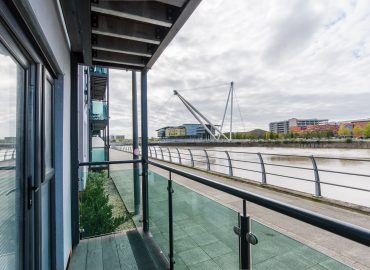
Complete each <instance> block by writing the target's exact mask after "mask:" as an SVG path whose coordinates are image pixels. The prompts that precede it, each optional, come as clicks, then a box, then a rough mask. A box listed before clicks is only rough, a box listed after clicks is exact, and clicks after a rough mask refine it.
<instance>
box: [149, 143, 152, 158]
mask: <svg viewBox="0 0 370 270" xmlns="http://www.w3.org/2000/svg"><path fill="white" fill-rule="evenodd" d="M149 156H150V157H152V147H151V146H149Z"/></svg>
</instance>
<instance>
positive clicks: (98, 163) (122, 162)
mask: <svg viewBox="0 0 370 270" xmlns="http://www.w3.org/2000/svg"><path fill="white" fill-rule="evenodd" d="M141 162H142V160H141V159H131V160H111V161H93V162H80V163H78V166H80V167H82V166H95V165H114V164H131V163H141Z"/></svg>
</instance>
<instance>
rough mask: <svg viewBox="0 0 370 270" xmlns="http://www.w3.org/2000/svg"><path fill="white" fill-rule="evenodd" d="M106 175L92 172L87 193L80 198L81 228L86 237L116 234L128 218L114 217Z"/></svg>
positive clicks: (88, 179) (87, 185)
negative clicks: (105, 187) (105, 188)
mask: <svg viewBox="0 0 370 270" xmlns="http://www.w3.org/2000/svg"><path fill="white" fill-rule="evenodd" d="M105 181H107V175H106V174H105V173H98V172H90V173H89V174H88V177H87V184H86V189H85V191H84V192H83V193H82V194H81V197H80V227H81V228H82V229H83V230H84V236H85V237H89V236H94V235H101V234H107V233H111V232H114V231H115V230H116V229H117V227H118V226H119V225H121V224H122V223H124V222H125V221H126V219H127V218H125V217H124V216H119V217H113V211H112V210H113V205H110V204H109V195H107V194H106V193H105V190H104V182H105Z"/></svg>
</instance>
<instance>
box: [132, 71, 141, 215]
mask: <svg viewBox="0 0 370 270" xmlns="http://www.w3.org/2000/svg"><path fill="white" fill-rule="evenodd" d="M132 144H133V148H134V151H133V152H132V158H133V159H139V128H138V113H137V82H136V72H135V71H132ZM139 169H140V166H139V164H138V163H134V164H133V170H134V171H133V174H134V206H135V215H137V214H139V213H140V172H139Z"/></svg>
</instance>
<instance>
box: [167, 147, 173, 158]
mask: <svg viewBox="0 0 370 270" xmlns="http://www.w3.org/2000/svg"><path fill="white" fill-rule="evenodd" d="M167 151H168V156H169V160H170V162H172V156H171V151H170V148H168V147H167Z"/></svg>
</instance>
